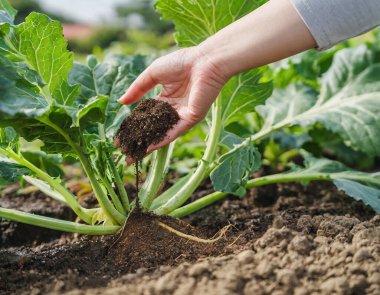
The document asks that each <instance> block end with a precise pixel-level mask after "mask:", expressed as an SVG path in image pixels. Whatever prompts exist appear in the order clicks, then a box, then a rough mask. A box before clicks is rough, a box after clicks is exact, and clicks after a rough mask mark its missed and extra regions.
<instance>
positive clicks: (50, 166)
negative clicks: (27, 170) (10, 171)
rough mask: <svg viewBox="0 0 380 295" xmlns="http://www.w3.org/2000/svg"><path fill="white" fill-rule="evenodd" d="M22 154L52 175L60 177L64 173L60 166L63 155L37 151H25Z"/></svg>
mask: <svg viewBox="0 0 380 295" xmlns="http://www.w3.org/2000/svg"><path fill="white" fill-rule="evenodd" d="M22 156H23V157H24V158H25V159H26V160H28V161H29V162H31V163H32V164H33V165H34V166H36V167H37V168H40V169H41V170H43V171H45V172H46V173H47V174H49V175H50V176H53V177H59V176H62V175H63V171H62V169H61V167H60V164H61V163H62V157H60V156H58V155H47V154H46V153H44V152H37V151H36V152H31V151H23V152H22Z"/></svg>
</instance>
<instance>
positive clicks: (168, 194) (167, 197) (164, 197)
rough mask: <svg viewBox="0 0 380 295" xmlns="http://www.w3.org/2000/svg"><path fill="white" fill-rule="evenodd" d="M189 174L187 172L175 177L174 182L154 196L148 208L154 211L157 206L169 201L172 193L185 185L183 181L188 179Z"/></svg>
mask: <svg viewBox="0 0 380 295" xmlns="http://www.w3.org/2000/svg"><path fill="white" fill-rule="evenodd" d="M190 176H191V174H187V175H185V176H183V177H181V178H180V179H177V180H176V182H175V183H174V184H173V185H172V186H171V187H170V188H169V189H167V190H166V191H164V192H163V193H162V194H160V196H158V197H157V198H155V199H154V200H153V202H152V205H151V206H150V208H149V210H150V211H154V210H156V209H157V208H158V207H160V206H161V205H162V204H164V203H166V202H167V201H169V200H170V199H171V198H172V197H173V196H174V194H175V193H176V192H177V191H178V190H179V189H180V188H181V187H183V186H184V185H185V183H186V182H187V181H188V180H189V179H190Z"/></svg>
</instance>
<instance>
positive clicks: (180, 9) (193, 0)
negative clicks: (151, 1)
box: [155, 0, 267, 47]
mask: <svg viewBox="0 0 380 295" xmlns="http://www.w3.org/2000/svg"><path fill="white" fill-rule="evenodd" d="M265 2H267V0H251V1H245V0H244V1H243V0H234V1H231V0H219V1H216V0H211V1H209V0H158V1H157V2H156V3H155V8H156V10H157V11H158V12H159V13H160V14H162V18H163V19H165V20H171V21H173V23H174V25H175V28H176V34H175V37H176V40H177V42H178V44H179V46H181V47H188V46H193V45H197V44H199V43H200V42H202V41H203V40H205V39H206V38H207V37H209V36H211V35H213V34H215V33H216V32H218V31H219V30H220V29H222V28H224V27H225V26H227V25H229V24H230V23H232V22H234V21H235V20H237V19H239V18H241V17H242V16H244V15H246V14H248V13H249V12H251V11H253V10H255V9H256V8H258V7H259V6H261V5H262V4H264V3H265Z"/></svg>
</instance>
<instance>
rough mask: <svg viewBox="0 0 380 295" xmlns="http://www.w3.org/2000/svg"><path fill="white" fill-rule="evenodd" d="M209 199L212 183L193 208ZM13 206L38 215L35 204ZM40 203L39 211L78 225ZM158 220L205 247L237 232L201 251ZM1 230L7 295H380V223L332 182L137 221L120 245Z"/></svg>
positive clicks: (284, 187) (0, 262)
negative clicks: (191, 212)
mask: <svg viewBox="0 0 380 295" xmlns="http://www.w3.org/2000/svg"><path fill="white" fill-rule="evenodd" d="M210 190H211V187H210V185H209V184H207V183H204V184H203V186H202V189H200V190H199V191H198V192H197V193H196V194H195V195H194V196H193V198H198V197H200V196H202V195H204V194H207V193H209V191H210ZM12 197H13V198H16V202H13V201H12V204H16V205H17V204H18V205H17V206H20V208H22V209H27V208H29V206H30V204H31V203H29V202H30V201H31V200H29V197H30V196H17V197H16V196H14V195H13V196H12ZM39 197H40V198H39V199H37V196H31V198H32V201H33V203H35V202H36V201H37V200H40V201H39V202H38V204H39V205H38V206H35V207H33V208H34V209H32V211H33V210H34V211H38V210H40V209H41V208H44V213H45V214H48V215H50V216H57V217H65V218H68V219H69V218H70V216H68V215H67V212H64V211H65V210H62V208H61V209H59V210H57V209H56V208H57V204H53V203H52V201H50V200H49V201H48V200H47V199H45V198H43V197H41V196H39ZM22 198H23V199H22ZM7 204H8V206H9V205H10V204H11V202H9V196H5V197H2V198H0V205H2V206H6V205H7ZM58 208H59V207H58ZM157 220H159V221H162V222H164V223H166V224H168V225H169V226H171V227H174V228H176V229H178V230H181V231H184V232H185V233H187V234H191V235H195V236H201V237H202V238H207V237H211V236H212V235H214V234H215V233H216V232H217V231H218V229H221V228H223V227H224V226H226V225H228V224H230V225H231V226H232V227H231V230H229V231H228V232H227V233H226V235H225V236H224V238H223V239H221V240H219V241H218V242H217V243H215V244H199V243H195V242H193V241H190V240H188V239H183V238H180V237H178V236H176V235H174V234H172V233H170V232H167V231H165V230H163V229H162V228H161V227H159V226H157ZM0 229H1V230H2V233H1V237H2V240H1V246H0V294H83V295H87V294H136V295H138V294H144V295H145V294H162V295H163V294H176V295H186V294H211V295H213V294H218V295H220V294H380V216H379V215H376V214H375V213H374V212H373V211H371V210H370V209H368V208H367V207H365V206H363V205H362V204H361V203H359V202H356V201H353V200H351V199H350V198H348V197H346V196H345V195H344V194H342V193H340V192H338V191H337V190H336V189H335V188H334V187H333V186H332V185H331V184H329V183H324V182H316V183H312V184H311V185H310V186H309V187H307V188H305V187H302V186H301V185H296V184H281V185H273V186H268V187H265V188H260V189H252V190H250V191H249V193H248V194H247V196H246V197H245V198H242V199H238V198H234V197H231V198H229V199H226V200H223V201H220V202H219V203H218V204H215V205H214V206H211V207H209V208H206V209H204V210H202V211H200V212H198V213H196V214H194V215H193V216H191V217H188V218H186V219H184V221H183V222H177V221H174V220H173V219H170V218H164V219H161V218H159V219H157V217H153V216H149V215H148V216H144V215H141V213H135V214H134V215H133V216H131V219H130V223H129V224H127V226H126V228H125V229H124V231H122V232H120V233H119V234H118V235H115V236H113V237H97V238H91V237H83V236H82V237H81V236H77V235H69V234H62V235H60V236H59V237H57V234H56V233H54V232H52V231H48V232H45V234H44V235H42V237H41V232H40V230H39V229H37V228H33V227H28V235H27V236H25V238H24V240H23V243H24V245H22V246H20V245H19V243H18V242H17V239H15V238H11V237H12V236H13V237H16V236H17V235H18V232H20V233H22V232H25V225H19V224H15V223H10V222H6V221H3V222H0ZM4 233H9V235H7V234H4ZM32 237H34V238H32ZM28 239H29V240H28Z"/></svg>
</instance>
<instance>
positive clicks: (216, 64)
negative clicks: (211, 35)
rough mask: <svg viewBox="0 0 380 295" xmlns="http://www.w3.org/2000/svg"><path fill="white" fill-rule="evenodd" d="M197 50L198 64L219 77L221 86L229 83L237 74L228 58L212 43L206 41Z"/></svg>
mask: <svg viewBox="0 0 380 295" xmlns="http://www.w3.org/2000/svg"><path fill="white" fill-rule="evenodd" d="M196 50H197V52H198V59H197V62H199V63H200V64H201V65H202V66H206V67H207V68H208V69H209V70H211V71H212V72H213V73H214V74H215V75H216V76H217V77H218V79H219V80H220V83H221V84H225V83H227V81H228V80H229V79H230V78H231V77H232V76H233V75H235V74H236V72H234V71H233V69H232V68H231V67H230V66H229V63H228V59H227V57H226V56H224V55H223V54H222V52H220V51H219V50H217V49H215V48H213V46H212V42H210V44H209V43H208V42H207V40H206V41H204V42H202V43H201V44H199V45H197V46H196Z"/></svg>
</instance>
